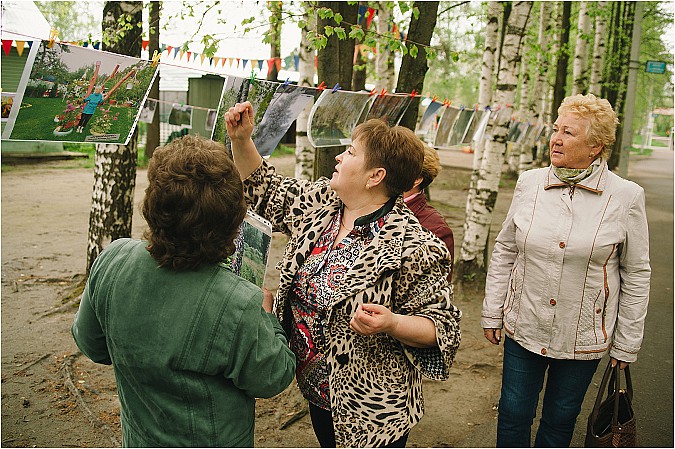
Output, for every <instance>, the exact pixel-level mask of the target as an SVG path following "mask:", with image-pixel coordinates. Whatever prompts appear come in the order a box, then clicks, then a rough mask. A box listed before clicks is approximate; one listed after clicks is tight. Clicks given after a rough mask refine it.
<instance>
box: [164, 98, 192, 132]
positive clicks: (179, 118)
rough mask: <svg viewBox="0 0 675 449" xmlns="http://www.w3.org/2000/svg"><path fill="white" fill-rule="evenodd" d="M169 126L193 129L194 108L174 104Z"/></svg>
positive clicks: (170, 113)
mask: <svg viewBox="0 0 675 449" xmlns="http://www.w3.org/2000/svg"><path fill="white" fill-rule="evenodd" d="M169 125H176V126H180V127H182V128H187V129H191V128H192V106H190V105H187V104H182V105H181V104H178V103H174V104H173V105H172V106H171V112H169Z"/></svg>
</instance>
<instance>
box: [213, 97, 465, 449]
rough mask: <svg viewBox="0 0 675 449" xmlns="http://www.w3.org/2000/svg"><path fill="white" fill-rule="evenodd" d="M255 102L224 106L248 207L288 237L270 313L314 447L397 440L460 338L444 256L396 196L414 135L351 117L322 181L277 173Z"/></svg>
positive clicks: (416, 143) (419, 154) (416, 151)
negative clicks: (259, 139)
mask: <svg viewBox="0 0 675 449" xmlns="http://www.w3.org/2000/svg"><path fill="white" fill-rule="evenodd" d="M252 121H253V107H252V106H251V104H250V103H248V102H246V103H241V104H237V105H235V106H234V107H232V108H230V109H229V110H228V111H227V112H226V113H225V123H226V126H227V132H228V134H229V136H230V139H231V141H232V153H233V157H234V160H235V163H236V165H237V168H238V169H239V172H240V176H241V177H242V180H243V184H244V192H245V197H246V200H247V202H248V204H249V206H250V207H251V208H252V209H253V210H255V211H256V212H257V213H259V214H261V215H262V216H264V217H265V218H267V219H268V220H270V221H271V222H272V224H273V226H274V229H275V230H276V231H282V232H284V233H285V234H287V235H288V236H289V237H290V239H289V242H288V246H287V247H286V251H285V254H284V256H283V259H282V260H281V262H280V263H279V264H278V265H277V268H278V269H279V270H280V271H281V274H280V283H279V290H278V292H277V297H276V301H275V311H276V314H277V316H278V317H279V319H280V321H281V323H282V325H283V326H284V329H285V331H286V332H287V334H288V335H289V341H290V345H291V348H292V349H293V352H294V353H295V354H296V357H297V369H296V378H297V381H298V386H299V387H300V390H301V391H302V393H303V395H304V396H305V397H306V398H307V399H308V401H309V403H310V416H311V418H312V424H313V427H314V431H315V433H316V435H317V438H318V440H319V443H320V444H321V446H322V447H335V446H339V447H340V446H346V447H363V446H368V447H404V446H405V444H406V441H407V438H408V433H409V431H410V429H411V428H412V427H413V426H414V425H415V424H416V423H417V422H418V421H419V420H420V418H421V417H422V414H423V413H424V401H423V398H422V374H424V375H426V376H427V377H429V378H431V379H437V380H445V379H447V377H448V370H449V368H450V366H451V364H452V361H453V359H454V356H455V353H456V351H457V347H458V346H459V341H460V332H459V320H460V317H461V312H460V311H459V310H458V309H457V308H456V307H455V306H454V305H453V304H452V303H451V299H452V286H451V285H450V284H449V283H448V281H447V279H446V275H447V273H448V271H449V268H450V263H451V258H450V253H449V251H448V249H447V247H446V246H445V244H444V243H443V242H441V241H440V240H439V239H438V238H437V237H436V236H434V235H433V234H432V233H431V232H429V231H427V230H426V229H424V228H423V227H422V226H421V225H420V224H419V222H418V221H417V219H416V218H415V217H414V215H413V213H412V212H411V211H410V209H408V208H407V207H406V206H405V204H404V203H403V198H402V196H401V194H402V192H404V191H406V190H408V189H409V188H410V187H411V186H412V185H413V183H414V181H415V180H416V179H417V177H418V176H419V173H420V172H421V167H422V161H423V158H424V147H423V144H422V142H421V141H420V140H419V139H418V138H417V137H415V135H414V134H413V133H412V132H411V131H410V130H408V129H406V128H403V127H400V126H395V127H389V125H387V123H386V122H384V121H382V120H370V121H368V122H366V123H364V124H361V125H359V126H358V127H357V128H356V129H355V130H354V133H353V135H352V145H350V146H349V147H348V148H347V150H346V151H345V152H343V153H342V154H340V155H338V156H337V157H336V161H337V165H336V168H335V173H333V175H332V177H331V179H330V180H328V179H326V178H322V179H320V180H318V181H317V182H309V181H304V180H299V179H294V178H284V177H282V176H280V175H278V174H277V173H276V171H275V169H274V167H273V166H271V165H270V164H269V163H268V162H267V161H265V160H263V159H262V158H261V157H260V155H259V154H258V152H257V150H256V148H255V145H254V143H253V141H252V139H251V134H252V131H253V123H252Z"/></svg>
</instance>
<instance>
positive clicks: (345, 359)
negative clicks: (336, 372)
mask: <svg viewBox="0 0 675 449" xmlns="http://www.w3.org/2000/svg"><path fill="white" fill-rule="evenodd" d="M335 360H337V361H338V363H339V364H340V365H346V364H347V362H349V356H348V355H347V354H340V355H338V356H337V357H335Z"/></svg>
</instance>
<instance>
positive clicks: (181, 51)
mask: <svg viewBox="0 0 675 449" xmlns="http://www.w3.org/2000/svg"><path fill="white" fill-rule="evenodd" d="M178 53H179V54H180V56H179V57H178V59H179V60H181V59H183V55H184V54H185V52H184V51H183V50H179V51H178Z"/></svg>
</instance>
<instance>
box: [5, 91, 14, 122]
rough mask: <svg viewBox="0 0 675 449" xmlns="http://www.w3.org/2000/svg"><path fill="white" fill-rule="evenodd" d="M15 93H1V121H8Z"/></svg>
mask: <svg viewBox="0 0 675 449" xmlns="http://www.w3.org/2000/svg"><path fill="white" fill-rule="evenodd" d="M15 96H16V93H15V92H2V121H3V122H6V121H7V120H9V113H10V112H11V111H12V105H13V104H14V97H15Z"/></svg>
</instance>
